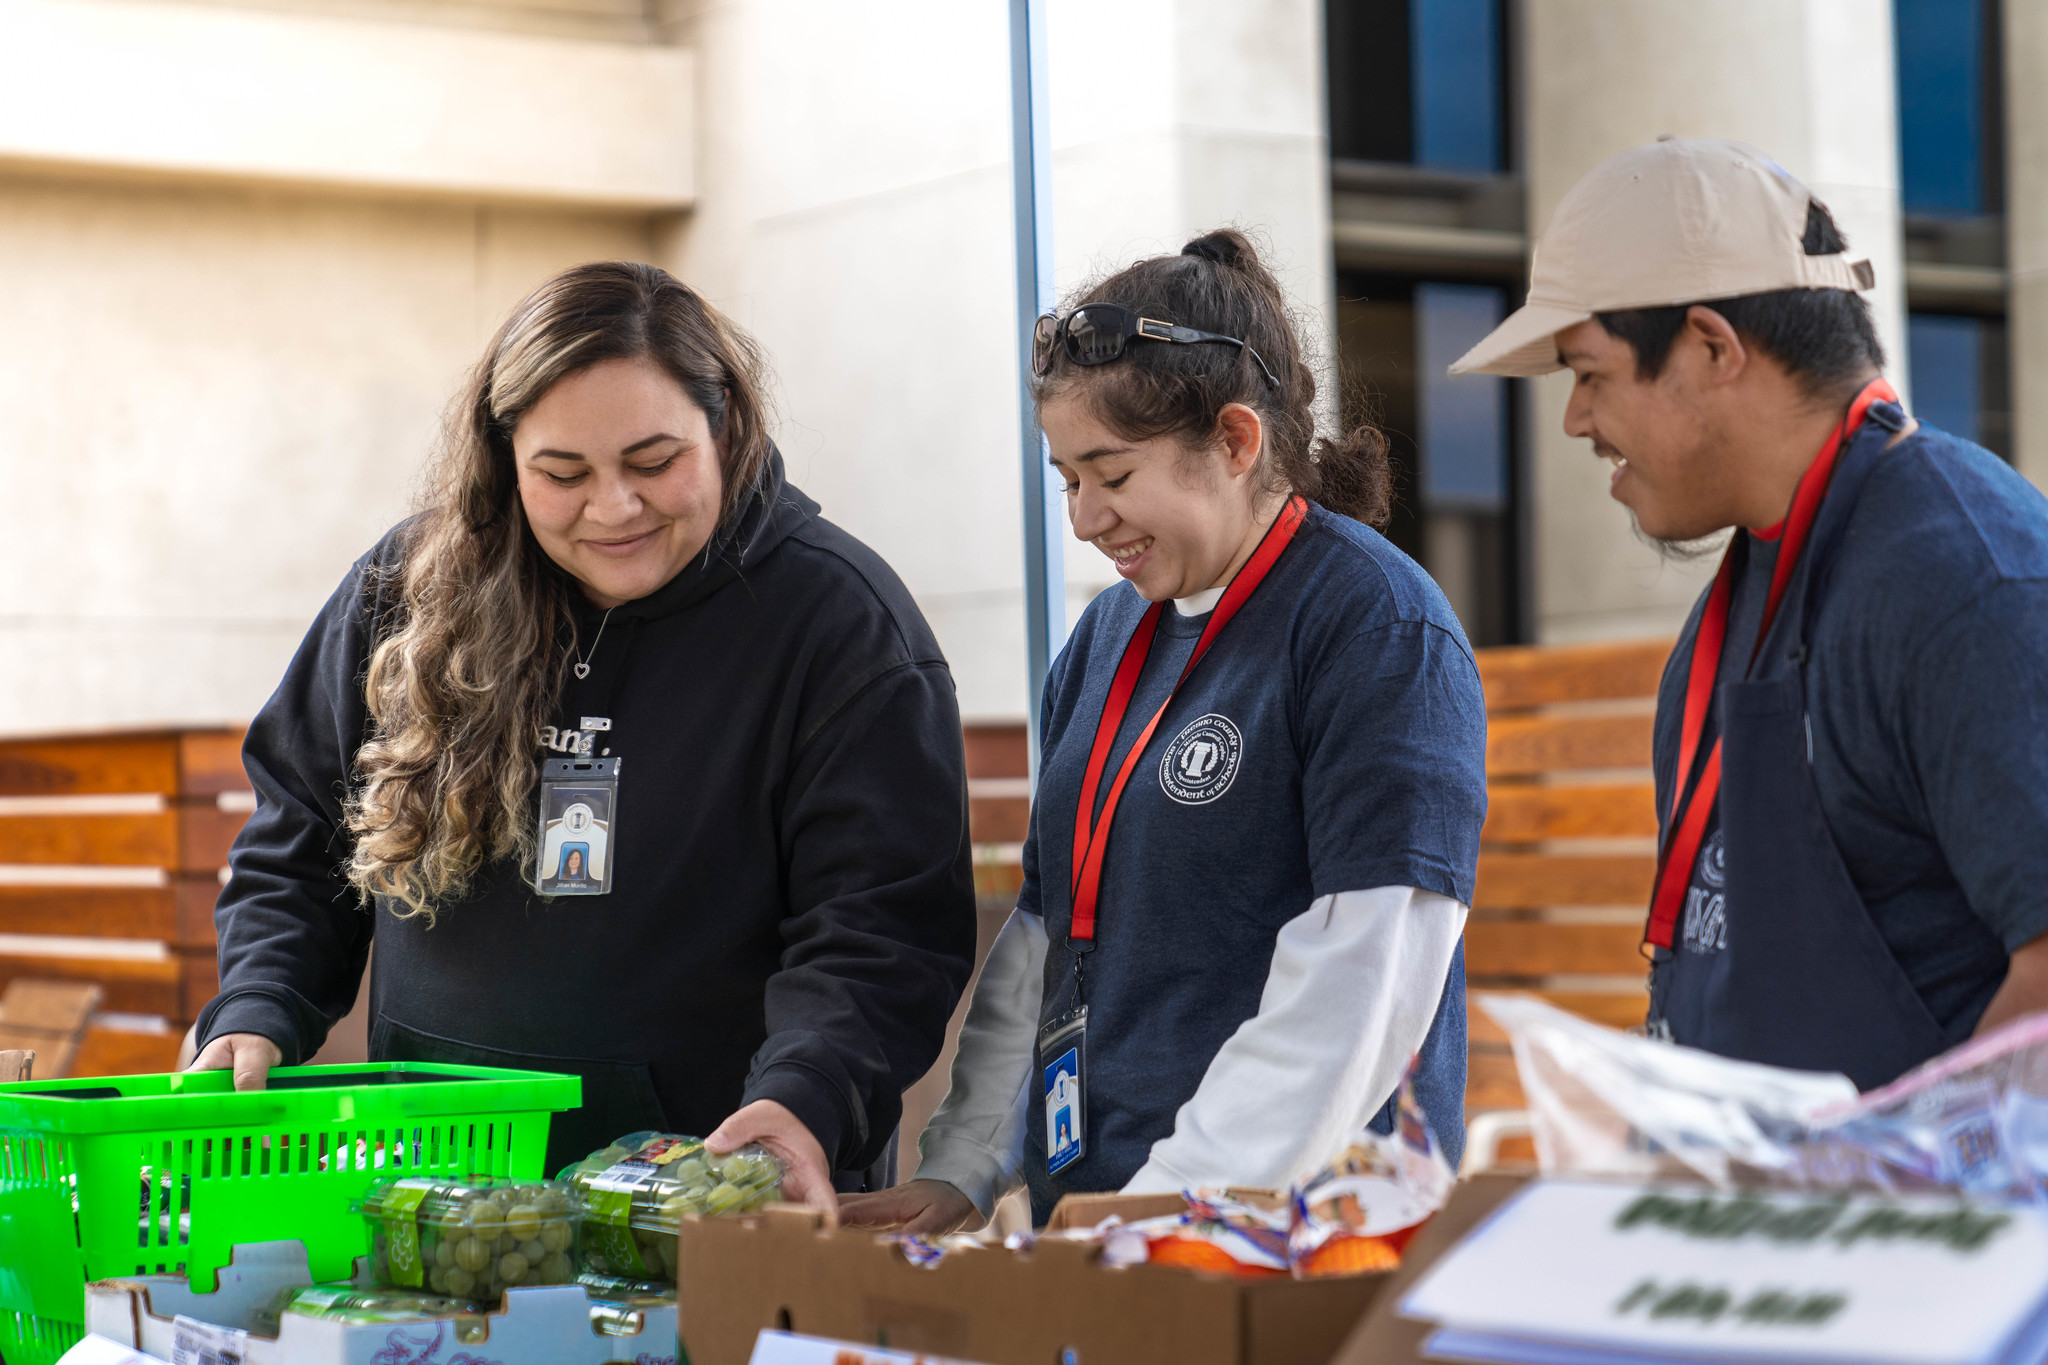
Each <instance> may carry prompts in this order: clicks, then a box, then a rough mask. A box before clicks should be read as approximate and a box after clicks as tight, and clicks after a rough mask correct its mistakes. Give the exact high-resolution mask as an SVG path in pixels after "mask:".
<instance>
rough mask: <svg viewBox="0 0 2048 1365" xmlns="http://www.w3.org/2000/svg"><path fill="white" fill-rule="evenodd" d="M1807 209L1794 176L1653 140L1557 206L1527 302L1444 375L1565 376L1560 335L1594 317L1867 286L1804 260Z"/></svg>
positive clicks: (1756, 157) (1737, 156) (1533, 260)
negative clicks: (1793, 291)
mask: <svg viewBox="0 0 2048 1365" xmlns="http://www.w3.org/2000/svg"><path fill="white" fill-rule="evenodd" d="M1812 200H1813V195H1812V193H1811V192H1809V191H1808V190H1807V188H1806V186H1804V185H1802V184H1800V183H1799V182H1798V181H1797V180H1795V179H1793V177H1792V174H1791V172H1789V171H1787V170H1786V169H1785V168H1784V167H1783V166H1780V165H1779V164H1778V163H1777V162H1775V161H1773V160H1771V159H1770V158H1769V157H1768V156H1765V155H1764V154H1763V153H1762V152H1760V151H1758V150H1757V149H1756V148H1754V147H1746V146H1744V145H1743V144H1742V143H1740V142H1726V141H1722V140H1720V139H1718V138H1676V137H1661V138H1658V139H1657V140H1656V141H1655V142H1652V143H1651V144H1650V145H1648V146H1647V147H1634V148H1631V149H1629V150H1628V151H1626V152H1623V153H1621V154H1620V155H1619V156H1613V157H1609V158H1608V159H1607V160H1605V161H1603V162H1601V163H1600V164H1599V165H1598V166H1595V167H1594V168H1593V169H1592V170H1591V171H1589V172H1587V174H1586V176H1585V178H1584V179H1582V180H1580V181H1579V183H1578V184H1576V185H1574V186H1572V187H1571V189H1570V191H1568V192H1567V193H1566V194H1565V197H1564V198H1563V199H1562V200H1560V201H1559V202H1558V205H1557V212H1556V213H1554V214H1552V215H1551V218H1550V227H1549V229H1548V230H1547V231H1545V232H1544V234H1543V236H1542V237H1541V238H1540V239H1538V241H1537V243H1536V247H1535V249H1534V251H1532V252H1531V253H1530V259H1529V301H1528V302H1527V303H1526V304H1524V305H1523V306H1522V307H1520V308H1518V309H1516V310H1515V311H1514V312H1513V313H1512V314H1510V315H1509V316H1508V318H1507V320H1506V321H1505V322H1503V323H1501V325H1500V326H1498V327H1496V328H1494V329H1493V331H1491V332H1490V333H1488V334H1487V336H1486V339H1485V340H1483V341H1481V342H1480V343H1479V344H1478V345H1477V346H1474V347H1473V348H1472V349H1471V350H1469V351H1467V352H1466V353H1465V354H1464V355H1463V356H1461V357H1459V359H1458V362H1457V363H1456V364H1455V365H1453V366H1451V373H1452V374H1510V375H1533V374H1548V373H1550V372H1551V371H1552V370H1557V369H1562V368H1564V362H1563V361H1561V360H1559V359H1558V356H1557V334H1558V333H1559V332H1561V331H1563V330H1564V329H1565V328H1567V327H1572V326H1576V325H1577V324H1578V323H1581V322H1584V321H1585V320H1586V319H1587V318H1590V317H1592V316H1593V314H1595V313H1606V312H1613V311H1616V310H1619V309H1624V308H1662V307H1668V306H1669V305H1672V304H1678V303H1699V302H1701V301H1703V300H1707V299H1726V298H1734V297H1736V296H1737V295H1741V294H1762V293H1766V292H1768V291H1770V290H1775V289H1851V290H1862V289H1869V288H1870V287H1871V286H1872V285H1873V284H1874V283H1875V282H1876V279H1875V276H1874V274H1873V273H1872V271H1871V268H1870V262H1868V261H1856V262H1853V263H1852V262H1850V261H1848V260H1846V259H1845V258H1844V256H1843V253H1841V252H1836V253H1835V254H1833V255H1828V256H1809V255H1807V254H1806V250H1805V248H1804V246H1803V245H1801V243H1802V242H1803V240H1804V239H1805V236H1806V219H1807V205H1808V204H1809V203H1810V202H1812Z"/></svg>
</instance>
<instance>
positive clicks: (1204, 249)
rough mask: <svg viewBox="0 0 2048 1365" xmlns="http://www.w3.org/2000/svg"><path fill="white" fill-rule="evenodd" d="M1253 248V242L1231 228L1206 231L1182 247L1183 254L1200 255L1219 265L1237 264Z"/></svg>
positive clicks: (1181, 252)
mask: <svg viewBox="0 0 2048 1365" xmlns="http://www.w3.org/2000/svg"><path fill="white" fill-rule="evenodd" d="M1250 249H1251V243H1250V242H1248V241H1246V240H1245V239H1244V238H1243V237H1242V236H1240V235H1239V234H1238V233H1235V232H1232V231H1231V230H1230V229H1229V228H1217V229H1216V230H1215V231H1214V232H1205V233H1203V234H1202V235H1201V236H1199V237H1197V238H1195V240H1194V241H1192V242H1189V243H1188V244H1187V245H1186V246H1184V247H1182V248H1181V249H1180V254H1181V255H1183V256H1200V257H1201V258H1202V259H1204V260H1208V261H1214V262H1216V264H1218V265H1236V264H1237V263H1238V262H1239V261H1240V260H1242V259H1243V258H1244V256H1245V254H1246V253H1247V252H1249V251H1250Z"/></svg>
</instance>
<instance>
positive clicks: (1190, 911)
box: [1019, 507, 1486, 1219]
mask: <svg viewBox="0 0 2048 1365" xmlns="http://www.w3.org/2000/svg"><path fill="white" fill-rule="evenodd" d="M1147 605H1148V604H1147V603H1146V602H1145V601H1144V599H1143V598H1141V597H1139V595H1138V593H1137V591H1136V589H1134V588H1132V587H1131V586H1130V585H1129V584H1120V585H1118V586H1117V587H1115V588H1112V589H1110V590H1109V591H1107V592H1105V593H1103V594H1101V595H1100V596H1098V597H1097V598H1096V599H1095V601H1094V602H1093V603H1092V604H1090V606H1089V608H1088V610H1087V612H1086V613H1084V614H1083V616H1082V618H1081V621H1080V624H1079V625H1078V626H1076V627H1075V630H1074V635H1073V638H1072V639H1071V640H1069V641H1068V643H1067V647H1066V649H1065V650H1064V651H1063V652H1062V653H1061V655H1060V657H1059V659H1058V660H1057V661H1056V662H1055V664H1054V666H1053V669H1052V673H1051V676H1050V677H1049V678H1048V679H1047V681H1046V695H1045V707H1044V712H1043V716H1044V721H1043V732H1044V733H1043V741H1042V743H1043V753H1042V762H1041V766H1040V774H1039V788H1038V800H1037V803H1036V805H1035V807H1034V809H1033V811H1032V818H1031V832H1030V835H1029V837H1028V839H1027V840H1026V842H1025V846H1024V890H1023V893H1022V895H1021V897H1020V900H1019V905H1020V907H1021V908H1022V909H1024V910H1026V911H1029V912H1031V913H1034V914H1042V915H1044V917H1045V927H1046V931H1047V934H1048V936H1049V938H1050V940H1051V949H1050V951H1049V952H1048V953H1047V956H1046V974H1045V982H1046V993H1045V1006H1044V1011H1043V1013H1042V1015H1041V1019H1042V1020H1050V1019H1052V1018H1054V1017H1055V1016H1058V1015H1061V1014H1064V1013H1065V1011H1066V1010H1067V1009H1068V1007H1069V1006H1070V1004H1071V1003H1072V999H1073V989H1074V988H1073V976H1074V954H1073V953H1072V952H1071V951H1070V950H1069V949H1068V948H1067V947H1066V939H1067V931H1068V928H1069V925H1070V924H1071V920H1072V908H1073V907H1072V894H1071V886H1072V877H1071V873H1070V867H1071V864H1072V861H1073V830H1074V812H1075V808H1076V806H1077V805H1078V804H1079V801H1080V790H1081V783H1082V779H1083V776H1084V774H1085V772H1086V769H1087V763H1088V753H1089V749H1090V747H1091V746H1092V745H1093V743H1094V739H1095V727H1096V724H1097V722H1098V721H1099V720H1100V718H1101V716H1102V712H1103V705H1104V702H1105V701H1106V699H1107V697H1108V694H1109V686H1110V680H1111V678H1112V676H1113V675H1114V674H1115V672H1116V667H1117V663H1118V661H1119V660H1120V659H1121V658H1122V656H1123V651H1124V646H1125V645H1126V644H1127V643H1128V642H1129V640H1130V638H1131V635H1132V632H1133V631H1135V630H1136V629H1137V626H1138V622H1139V619H1140V617H1141V616H1142V615H1143V614H1144V611H1145V608H1146V606H1147ZM1208 619H1209V618H1208V617H1207V616H1201V617H1182V616H1180V614H1179V613H1178V612H1177V611H1175V610H1174V608H1173V606H1172V605H1171V604H1168V605H1167V606H1166V608H1165V610H1164V612H1163V616H1162V620H1161V623H1160V627H1159V633H1158V635H1157V636H1156V637H1155V639H1154V640H1153V643H1152V649H1151V653H1150V655H1149V656H1148V658H1147V661H1146V667H1145V671H1144V674H1143V675H1142V677H1141V679H1140V682H1139V687H1138V692H1137V695H1136V697H1135V698H1134V699H1133V701H1132V705H1131V708H1130V711H1129V713H1128V715H1127V716H1126V718H1125V720H1124V723H1123V726H1122V727H1121V729H1120V730H1119V733H1118V738H1117V742H1116V747H1115V750H1114V751H1113V753H1112V755H1111V760H1110V764H1109V767H1108V770H1107V772H1106V774H1105V777H1104V779H1103V782H1102V784H1101V785H1102V792H1101V793H1100V794H1099V795H1098V803H1097V804H1098V808H1099V806H1100V802H1101V800H1102V799H1103V798H1105V797H1106V796H1107V789H1108V787H1109V785H1110V781H1111V779H1112V778H1113V776H1114V774H1115V771H1116V769H1117V767H1118V765H1119V764H1121V762H1122V761H1123V758H1124V756H1125V755H1126V754H1127V753H1128V752H1129V749H1130V746H1131V744H1132V743H1133V742H1135V740H1136V738H1137V736H1138V734H1139V733H1140V732H1141V731H1142V730H1143V728H1144V725H1145V723H1146V721H1148V720H1149V719H1150V718H1151V716H1152V713H1153V712H1154V711H1155V710H1157V709H1158V706H1159V703H1160V702H1161V701H1162V700H1163V699H1164V698H1165V697H1166V695H1167V693H1168V692H1169V691H1170V690H1171V689H1172V686H1173V683H1174V681H1175V679H1177V678H1178V677H1179V676H1180V670H1181V667H1182V666H1183V665H1184V664H1185V663H1186V661H1187V659H1188V657H1189V655H1190V654H1191V653H1192V652H1193V649H1194V645H1195V641H1196V638H1197V637H1198V636H1199V635H1200V634H1201V631H1202V628H1203V627H1204V626H1205V625H1207V623H1208ZM1485 758H1486V703H1485V700H1484V698H1483V696H1482V694H1481V692H1480V688H1479V674H1478V670H1477V668H1476V667H1475V666H1474V664H1473V661H1472V653H1471V647H1470V646H1469V645H1468V644H1467V643H1466V640H1465V636H1464V632H1463V631H1462V630H1460V629H1459V626H1458V621H1457V617H1456V616H1454V615H1453V614H1452V612H1451V609H1450V605H1449V604H1448V603H1447V602H1446V601H1445V600H1444V597H1443V594H1442V593H1441V592H1440V591H1439V590H1438V589H1437V586H1436V584H1435V583H1434V582H1432V581H1431V580H1430V578H1429V576H1428V575H1427V574H1425V573H1424V572H1423V571H1422V569H1421V568H1420V567H1419V566H1418V565H1417V564H1416V563H1415V562H1414V561H1413V560H1411V559H1409V558H1408V557H1407V556H1406V555H1404V554H1402V553H1401V552H1400V551H1399V550H1397V549H1395V548H1394V547H1393V546H1392V545H1391V544H1389V543H1388V542H1387V541H1386V540H1385V539H1384V538H1383V537H1381V536H1380V535H1379V534H1378V533H1376V532H1374V531H1372V530H1370V529H1368V528H1367V527H1365V526H1362V525H1360V524H1359V523H1358V522H1355V521H1352V520H1351V519H1349V518H1346V517H1341V516H1337V515H1335V514H1333V513H1330V512H1328V511H1325V510H1324V509H1322V508H1320V507H1314V508H1311V510H1310V512H1309V515H1308V518H1307V519H1306V520H1305V521H1304V522H1303V524H1302V526H1301V528H1300V530H1299V531H1298V532H1297V533H1296V535H1295V538H1294V542H1293V543H1292V544H1291V545H1290V546H1289V547H1288V548H1287V550H1286V551H1285V552H1284V553H1283V554H1282V555H1281V556H1280V558H1279V560H1278V561H1277V562H1276V563H1275V565H1274V566H1273V569H1272V572H1271V573H1270V574H1269V575H1268V576H1267V578H1266V581H1265V582H1264V583H1263V584H1261V585H1260V587H1259V589H1258V591H1257V592H1256V593H1254V594H1253V595H1252V597H1251V598H1250V600H1249V601H1248V602H1246V603H1245V605H1244V607H1243V608H1242V609H1241V610H1240V611H1239V612H1238V613H1237V615H1236V616H1235V617H1234V618H1233V619H1232V620H1231V622H1230V623H1229V625H1228V626H1227V627H1225V629H1224V630H1223V631H1222V633H1221V634H1220V635H1219V636H1218V637H1217V640H1216V642H1215V644H1213V645H1212V646H1211V647H1210V650H1209V652H1208V654H1207V655H1205V656H1204V658H1203V660H1202V662H1201V664H1200V665H1199V666H1198V667H1197V668H1196V670H1195V672H1194V674H1193V675H1192V676H1191V677H1190V678H1189V679H1188V681H1187V684H1186V685H1185V686H1184V687H1182V689H1181V690H1180V693H1179V695H1177V696H1176V697H1175V698H1174V700H1173V705H1172V706H1171V707H1170V708H1169V709H1168V710H1167V712H1166V715H1165V716H1164V717H1163V718H1162V720H1161V721H1160V724H1159V728H1158V730H1157V731H1156V732H1155V733H1154V735H1153V738H1152V740H1151V742H1150V744H1149V745H1147V747H1146V750H1145V753H1144V754H1143V756H1142V757H1141V758H1140V760H1139V762H1138V766H1137V767H1136V769H1135V770H1134V771H1133V773H1132V776H1131V781H1130V785H1129V786H1128V787H1127V788H1126V789H1125V791H1124V795H1123V800H1122V803H1121V805H1120V806H1119V807H1118V810H1117V816H1116V821H1115V825H1114V827H1113V829H1114V832H1113V834H1112V836H1111V838H1110V841H1109V845H1108V850H1107V853H1106V854H1105V857H1104V861H1103V874H1102V886H1101V893H1100V898H1099V900H1098V908H1097V922H1096V950H1095V951H1094V952H1093V953H1091V954H1089V956H1088V962H1087V967H1086V987H1085V998H1086V1001H1087V1004H1088V1009H1089V1020H1088V1043H1087V1047H1088V1055H1087V1071H1088V1075H1087V1080H1086V1091H1087V1097H1086V1104H1087V1119H1086V1123H1087V1154H1086V1155H1085V1156H1083V1157H1081V1158H1080V1159H1079V1160H1077V1161H1075V1162H1074V1163H1073V1164H1071V1165H1069V1166H1067V1167H1065V1168H1064V1169H1063V1170H1061V1171H1060V1172H1059V1173H1058V1175H1048V1173H1047V1171H1046V1155H1045V1134H1044V1132H1043V1126H1042V1125H1040V1124H1027V1125H1026V1132H1027V1138H1026V1145H1025V1175H1026V1177H1027V1179H1028V1180H1029V1182H1030V1185H1031V1193H1032V1202H1033V1205H1034V1211H1035V1213H1036V1214H1037V1216H1038V1217H1039V1218H1041V1219H1042V1218H1043V1217H1044V1216H1045V1215H1046V1214H1047V1213H1048V1212H1049V1211H1050V1210H1051V1207H1052V1205H1053V1203H1054V1202H1056V1201H1057V1199H1058V1198H1059V1196H1060V1195H1061V1194H1064V1193H1068V1192H1071V1191H1092V1190H1114V1189H1118V1188H1121V1187H1122V1186H1123V1185H1124V1184H1125V1183H1126V1182H1127V1181H1128V1180H1129V1179H1130V1178H1131V1176H1132V1175H1134V1174H1136V1172H1137V1171H1138V1168H1139V1167H1141V1166H1143V1165H1144V1164H1145V1162H1146V1160H1147V1158H1148V1157H1149V1155H1150V1153H1151V1148H1152V1144H1153V1143H1155V1142H1157V1141H1159V1140H1160V1139H1162V1138H1165V1137H1168V1136H1170V1135H1171V1134H1172V1132H1173V1123H1174V1116H1175V1114H1176V1113H1177V1111H1178V1110H1179V1109H1180V1106H1181V1105H1182V1104H1184V1103H1186V1102H1187V1100H1189V1099H1190V1098H1191V1097H1192V1096H1193V1095H1194V1093H1195V1088H1196V1087H1197V1086H1198V1085H1199V1084H1200V1083H1201V1080H1202V1076H1203V1074H1204V1073H1205V1072H1206V1071H1207V1069H1208V1066H1209V1063H1210V1061H1211V1060H1212V1059H1213V1058H1214V1057H1215V1055H1216V1053H1217V1052H1218V1050H1220V1049H1221V1048H1222V1046H1223V1044H1224V1042H1225V1041H1226V1040H1228V1039H1229V1038H1230V1036H1231V1034H1233V1033H1234V1032H1236V1030H1237V1028H1238V1026H1239V1025H1240V1024H1242V1023H1243V1022H1244V1021H1246V1020H1247V1019H1249V1018H1251V1017H1252V1016H1253V1015H1255V1014H1257V1013H1258V1008H1259V999H1260V997H1261V995H1262V994H1263V992H1264V990H1265V986H1266V978H1267V974H1268V969H1269V967H1270V965H1271V963H1272V958H1273V947H1274V942H1275V939H1276V938H1277V936H1278V934H1279V931H1280V929H1281V927H1282V926H1283V925H1285V924H1286V923H1287V922H1288V921H1289V920H1291V919H1294V918H1295V917H1297V916H1299V915H1301V914H1303V913H1305V912H1306V911H1307V910H1308V908H1309V905H1310V903H1311V902H1313V901H1314V900H1315V899H1316V898H1317V897H1319V896H1324V895H1329V894H1332V893H1335V892H1342V891H1356V890H1362V889H1368V888H1372V887H1380V886H1412V887H1417V888H1419V889H1421V890H1424V891H1433V892H1437V893H1439V894H1441V895H1445V896H1450V897H1452V898H1454V899H1456V900H1458V901H1461V902H1463V903H1465V904H1468V905H1469V904H1470V903H1471V900H1472V879H1473V873H1474V871H1475V868H1476V865H1477V862H1478V854H1479V827H1480V825H1481V824H1482V823H1483V822H1484V820H1485V817H1486V771H1485V768H1486V764H1485ZM1417 1090H1418V1098H1419V1099H1420V1100H1421V1103H1422V1105H1423V1107H1424V1109H1425V1110H1426V1111H1427V1113H1428V1115H1429V1118H1430V1123H1431V1127H1432V1128H1433V1129H1434V1131H1435V1132H1436V1134H1437V1136H1438V1140H1439V1142H1440V1143H1441V1144H1442V1146H1443V1147H1444V1148H1445V1150H1446V1151H1447V1152H1448V1154H1449V1155H1450V1158H1451V1160H1452V1161H1453V1163H1455V1162H1456V1161H1457V1159H1458V1156H1459V1155H1460V1153H1461V1152H1462V1150H1463V1147H1464V1091H1465V971H1464V957H1463V953H1462V949H1461V950H1460V953H1459V955H1458V956H1457V958H1456V959H1455V960H1454V961H1453V962H1452V964H1451V969H1450V973H1449V978H1448V980H1447V981H1446V982H1445V986H1444V992H1443V999H1442V1003H1441V1005H1440V1006H1439V1008H1438V1011H1437V1017H1436V1022H1435V1023H1434V1024H1433V1025H1432V1027H1431V1029H1430V1035H1429V1039H1428V1041H1427V1042H1426V1043H1425V1044H1424V1046H1423V1050H1422V1055H1421V1065H1420V1068H1419V1073H1418V1082H1417ZM1036 1093H1037V1091H1036V1090H1035V1089H1034V1091H1033V1094H1034V1095H1036Z"/></svg>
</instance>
